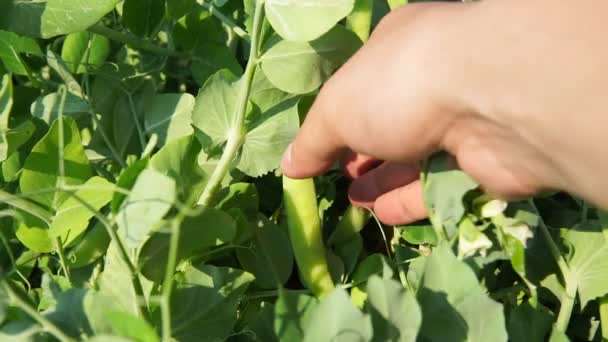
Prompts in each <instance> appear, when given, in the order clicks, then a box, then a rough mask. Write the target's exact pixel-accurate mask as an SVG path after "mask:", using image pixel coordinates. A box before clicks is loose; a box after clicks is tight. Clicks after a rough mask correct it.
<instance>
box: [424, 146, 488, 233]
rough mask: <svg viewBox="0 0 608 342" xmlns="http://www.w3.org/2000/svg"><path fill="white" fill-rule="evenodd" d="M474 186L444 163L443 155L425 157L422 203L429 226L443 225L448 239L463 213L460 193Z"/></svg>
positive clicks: (475, 186) (465, 176) (463, 175)
mask: <svg viewBox="0 0 608 342" xmlns="http://www.w3.org/2000/svg"><path fill="white" fill-rule="evenodd" d="M477 187H478V185H477V183H475V181H473V179H471V178H470V177H469V176H467V175H466V174H465V173H464V172H462V171H460V170H455V169H453V168H450V167H449V166H448V156H447V154H445V153H440V154H436V155H434V156H432V157H431V158H430V159H429V160H428V169H427V170H425V182H424V186H423V190H424V202H425V205H426V208H427V210H428V212H429V216H430V218H431V221H433V225H434V226H439V227H443V229H444V231H445V233H446V234H447V237H448V238H451V237H452V236H453V235H454V234H455V233H456V231H457V225H458V222H460V219H461V218H462V216H463V215H464V213H465V207H464V203H463V197H464V195H465V194H467V193H468V192H469V191H471V190H473V189H476V188H477Z"/></svg>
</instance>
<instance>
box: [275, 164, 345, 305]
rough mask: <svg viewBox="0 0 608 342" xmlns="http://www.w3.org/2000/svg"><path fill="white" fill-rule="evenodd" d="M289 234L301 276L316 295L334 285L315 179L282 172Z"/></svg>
mask: <svg viewBox="0 0 608 342" xmlns="http://www.w3.org/2000/svg"><path fill="white" fill-rule="evenodd" d="M283 193H284V195H283V196H284V203H285V211H286V213H287V225H288V228H289V238H290V240H291V245H292V248H293V252H294V255H295V257H296V263H297V264H298V268H299V270H300V275H301V277H302V280H303V281H304V282H305V283H306V285H307V286H308V287H309V288H310V290H311V291H312V292H313V293H314V294H315V296H317V297H323V296H324V295H326V294H328V293H329V292H331V291H332V290H333V289H334V283H333V281H332V279H331V274H330V273H329V267H328V264H327V259H326V257H325V247H324V246H323V238H322V232H321V221H320V219H319V214H318V213H319V211H318V209H317V195H316V191H315V184H314V181H313V180H312V179H291V178H288V177H286V176H283Z"/></svg>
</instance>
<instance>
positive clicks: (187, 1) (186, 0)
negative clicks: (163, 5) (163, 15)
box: [167, 0, 196, 19]
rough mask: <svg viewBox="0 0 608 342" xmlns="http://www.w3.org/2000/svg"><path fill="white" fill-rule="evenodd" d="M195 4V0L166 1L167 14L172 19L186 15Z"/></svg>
mask: <svg viewBox="0 0 608 342" xmlns="http://www.w3.org/2000/svg"><path fill="white" fill-rule="evenodd" d="M194 4H196V0H170V1H167V14H168V15H169V16H170V17H171V18H173V19H179V18H181V17H183V16H184V15H186V14H187V13H188V12H190V10H191V9H192V7H194Z"/></svg>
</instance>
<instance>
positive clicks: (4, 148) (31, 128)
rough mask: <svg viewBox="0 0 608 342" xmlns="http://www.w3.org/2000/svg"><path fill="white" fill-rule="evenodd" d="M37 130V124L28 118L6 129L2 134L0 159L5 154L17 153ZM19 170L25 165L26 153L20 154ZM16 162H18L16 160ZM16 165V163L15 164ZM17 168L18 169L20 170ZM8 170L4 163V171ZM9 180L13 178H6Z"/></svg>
mask: <svg viewBox="0 0 608 342" xmlns="http://www.w3.org/2000/svg"><path fill="white" fill-rule="evenodd" d="M35 132H36V125H35V124H34V123H33V122H32V121H31V120H26V121H23V122H22V123H20V124H19V125H17V126H16V127H14V128H9V129H8V130H7V131H5V133H4V134H2V135H0V160H1V159H2V156H3V155H5V154H6V155H7V156H9V157H8V158H10V157H11V156H12V155H14V154H17V153H15V152H16V151H17V150H18V149H19V148H20V147H21V146H23V145H25V144H26V143H27V142H28V141H29V140H30V138H31V137H32V136H33V135H34V133H35ZM16 158H18V159H19V161H18V162H19V165H18V167H19V170H20V168H21V167H22V166H23V165H22V163H23V159H25V153H22V154H19V156H18V157H16ZM14 162H17V161H16V160H15V161H14ZM13 166H15V165H13ZM19 170H17V171H19ZM7 171H8V170H4V164H3V173H5V174H6V172H7ZM5 180H7V181H11V180H12V179H8V178H5Z"/></svg>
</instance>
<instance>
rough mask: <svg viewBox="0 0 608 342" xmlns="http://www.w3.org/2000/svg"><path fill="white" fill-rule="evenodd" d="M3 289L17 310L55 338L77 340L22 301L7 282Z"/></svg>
mask: <svg viewBox="0 0 608 342" xmlns="http://www.w3.org/2000/svg"><path fill="white" fill-rule="evenodd" d="M2 287H3V288H4V290H5V291H6V293H7V294H8V296H9V297H10V298H11V300H12V302H13V304H14V305H15V306H16V307H17V308H19V309H20V310H21V311H23V312H25V313H26V314H27V315H28V316H30V317H31V318H32V319H33V320H35V321H36V322H38V323H39V324H40V325H41V326H42V329H43V330H44V331H46V332H48V333H49V334H51V335H53V336H54V337H55V338H57V339H58V340H59V341H61V342H75V341H76V340H74V339H72V338H71V337H69V336H67V335H66V334H64V333H63V331H61V329H59V328H58V327H57V326H56V325H55V324H54V323H53V322H51V321H49V320H48V319H47V318H46V317H44V316H42V315H41V314H40V313H39V312H38V311H36V310H35V309H34V308H32V307H31V306H30V305H29V304H28V303H27V302H26V301H24V300H23V299H21V297H19V295H17V294H16V293H15V291H13V288H12V287H11V286H10V285H9V284H8V283H7V282H6V280H4V281H3V282H2Z"/></svg>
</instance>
